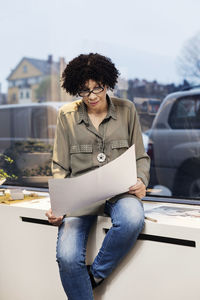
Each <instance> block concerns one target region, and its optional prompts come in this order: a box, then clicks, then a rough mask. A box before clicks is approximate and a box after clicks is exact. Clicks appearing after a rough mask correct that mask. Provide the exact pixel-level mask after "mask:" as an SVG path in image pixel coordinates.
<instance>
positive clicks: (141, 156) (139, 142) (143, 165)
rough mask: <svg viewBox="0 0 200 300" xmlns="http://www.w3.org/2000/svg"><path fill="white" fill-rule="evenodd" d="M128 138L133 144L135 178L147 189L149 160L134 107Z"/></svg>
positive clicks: (132, 108) (133, 107)
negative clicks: (135, 167)
mask: <svg viewBox="0 0 200 300" xmlns="http://www.w3.org/2000/svg"><path fill="white" fill-rule="evenodd" d="M130 137H131V145H133V144H135V154H136V165H137V177H139V178H141V180H142V181H143V183H144V184H145V186H146V187H147V186H148V183H149V169H150V158H149V156H148V155H147V153H146V152H145V149H144V144H143V139H142V131H141V127H140V122H139V117H138V114H137V111H136V109H135V106H134V105H132V107H131V116H130Z"/></svg>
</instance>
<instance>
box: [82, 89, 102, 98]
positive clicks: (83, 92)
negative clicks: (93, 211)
mask: <svg viewBox="0 0 200 300" xmlns="http://www.w3.org/2000/svg"><path fill="white" fill-rule="evenodd" d="M103 90H104V88H103V87H102V86H98V87H95V88H94V89H93V90H92V91H90V90H85V91H84V90H83V91H80V92H79V93H78V94H79V96H81V97H88V96H89V94H90V93H93V94H99V93H101V92H102V91H103Z"/></svg>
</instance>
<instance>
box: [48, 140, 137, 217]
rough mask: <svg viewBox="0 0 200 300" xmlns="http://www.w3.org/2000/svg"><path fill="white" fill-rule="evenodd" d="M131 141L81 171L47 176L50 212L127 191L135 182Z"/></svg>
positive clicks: (69, 210)
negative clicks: (99, 163)
mask: <svg viewBox="0 0 200 300" xmlns="http://www.w3.org/2000/svg"><path fill="white" fill-rule="evenodd" d="M136 182H137V171H136V160H135V145H133V146H131V147H130V148H129V149H128V150H127V151H125V152H124V153H123V154H122V155H120V156H119V157H118V158H116V159H115V160H113V161H111V162H110V163H108V164H106V165H104V166H102V167H100V168H97V169H95V170H94V171H91V172H88V173H86V174H84V175H81V176H77V177H73V178H65V179H49V192H50V201H51V208H52V211H53V214H54V215H55V216H61V215H64V214H67V215H72V214H73V213H75V212H76V211H80V210H81V209H85V208H87V207H90V206H93V205H94V204H95V203H97V202H102V200H105V201H106V199H108V198H111V197H113V196H115V195H118V194H121V193H124V192H127V191H128V190H129V187H130V186H132V185H134V184H136Z"/></svg>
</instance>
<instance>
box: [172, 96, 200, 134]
mask: <svg viewBox="0 0 200 300" xmlns="http://www.w3.org/2000/svg"><path fill="white" fill-rule="evenodd" d="M199 103H200V99H199V98H194V97H185V98H182V99H180V100H178V101H176V102H175V104H174V106H173V107H172V110H171V113H170V116H169V125H170V126H171V127H172V128H173V129H199V128H200V111H199Z"/></svg>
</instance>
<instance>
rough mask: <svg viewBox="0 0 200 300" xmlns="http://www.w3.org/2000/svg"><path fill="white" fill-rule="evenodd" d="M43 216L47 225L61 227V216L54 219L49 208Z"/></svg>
mask: <svg viewBox="0 0 200 300" xmlns="http://www.w3.org/2000/svg"><path fill="white" fill-rule="evenodd" d="M45 215H46V216H47V218H48V221H49V223H51V224H52V225H55V226H60V225H61V223H62V220H63V216H60V217H55V216H54V215H53V213H52V209H51V208H50V209H49V210H48V211H47V212H46V213H45Z"/></svg>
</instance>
